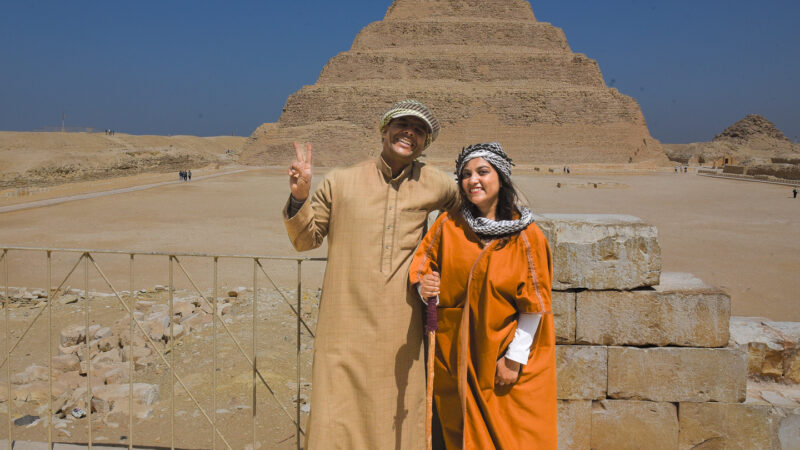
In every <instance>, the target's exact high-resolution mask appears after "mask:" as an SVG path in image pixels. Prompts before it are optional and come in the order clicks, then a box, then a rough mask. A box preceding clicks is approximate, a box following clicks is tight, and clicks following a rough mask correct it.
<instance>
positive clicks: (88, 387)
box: [83, 253, 92, 450]
mask: <svg viewBox="0 0 800 450" xmlns="http://www.w3.org/2000/svg"><path fill="white" fill-rule="evenodd" d="M88 256H89V253H84V257H83V297H84V300H86V338H85V341H86V417H87V418H88V421H87V424H88V426H89V450H92V348H91V347H90V346H89V322H90V321H89V258H88Z"/></svg>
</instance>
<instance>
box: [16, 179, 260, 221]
mask: <svg viewBox="0 0 800 450" xmlns="http://www.w3.org/2000/svg"><path fill="white" fill-rule="evenodd" d="M246 170H247V169H238V170H230V171H226V172H220V173H215V174H211V175H201V176H195V177H194V178H193V179H192V181H201V180H205V179H208V178H215V177H221V176H224V175H232V174H235V173H239V172H244V171H246ZM180 183H185V182H184V181H180V180H176V181H162V182H160V183H152V184H144V185H139V186H131V187H126V188H120V189H112V190H110V191H100V192H90V193H86V194H77V195H68V196H64V197H56V198H50V199H47V200H39V201H34V202H28V203H20V204H16V205H11V206H0V213H4V212H11V211H19V210H23V209H30V208H41V207H44V206H51V205H58V204H61V203H65V202H71V201H75V200H86V199H90V198H97V197H102V196H105V195H114V194H124V193H126V192H135V191H141V190H144V189H152V188H156V187H161V186H167V185H170V184H180ZM186 183H188V182H186Z"/></svg>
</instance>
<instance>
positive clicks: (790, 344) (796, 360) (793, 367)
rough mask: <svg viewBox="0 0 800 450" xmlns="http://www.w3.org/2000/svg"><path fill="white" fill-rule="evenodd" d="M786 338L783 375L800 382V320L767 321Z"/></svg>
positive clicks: (792, 380) (788, 379) (787, 378)
mask: <svg viewBox="0 0 800 450" xmlns="http://www.w3.org/2000/svg"><path fill="white" fill-rule="evenodd" d="M766 325H768V326H769V327H770V328H772V329H773V330H775V331H777V332H778V333H780V335H781V336H782V337H783V339H784V346H785V349H784V351H783V377H784V379H785V380H786V381H789V382H791V383H800V322H767V323H766Z"/></svg>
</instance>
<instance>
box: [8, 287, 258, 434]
mask: <svg viewBox="0 0 800 450" xmlns="http://www.w3.org/2000/svg"><path fill="white" fill-rule="evenodd" d="M245 290H246V289H245V288H242V287H240V288H236V289H234V290H230V291H228V293H227V297H220V298H219V300H218V304H217V314H218V317H220V318H222V317H224V316H226V315H228V314H229V313H230V312H231V308H232V306H233V301H234V300H236V298H237V297H239V295H240V294H241V293H242V292H244V291H245ZM64 291H65V294H64V295H61V296H58V297H55V298H56V301H57V302H58V303H59V304H62V305H68V304H74V303H77V302H78V301H79V300H81V299H84V292H83V291H82V290H79V289H71V288H69V287H67V288H66V289H65V290H64ZM166 293H167V288H166V287H164V286H161V285H157V286H155V287H154V288H153V289H152V290H151V291H147V290H139V291H136V299H137V300H136V307H135V311H134V313H133V315H134V318H135V319H136V321H137V322H138V323H139V324H141V327H142V330H144V332H145V333H146V334H147V338H149V341H148V339H147V338H146V337H145V335H144V334H143V333H142V330H140V329H139V328H138V327H136V326H134V333H133V336H132V337H131V333H130V316H129V315H128V314H125V315H124V316H122V317H120V318H119V319H118V320H117V321H116V322H114V323H113V324H110V326H103V325H100V324H93V325H90V326H89V328H88V337H89V342H88V348H89V352H88V356H87V351H86V349H87V328H86V325H85V324H84V323H76V324H74V325H69V326H66V327H64V328H62V329H61V331H60V333H59V345H58V348H57V355H54V356H53V359H52V389H53V391H52V393H53V419H54V420H53V424H54V428H55V430H56V431H58V432H59V433H61V434H63V435H65V436H67V437H69V436H70V431H69V429H68V425H69V424H70V422H74V421H75V420H76V419H81V417H73V416H72V414H71V412H72V410H73V409H74V408H78V409H80V410H83V411H84V412H86V411H88V409H89V408H88V407H87V401H86V400H87V387H86V386H87V379H88V377H89V376H91V385H92V392H91V396H92V398H91V409H92V414H99V415H100V416H101V417H102V421H103V423H105V424H106V425H109V426H112V427H113V426H118V425H119V422H124V421H127V419H126V418H127V415H128V411H129V401H128V398H129V394H130V385H129V382H130V359H131V358H132V359H133V367H134V371H136V372H139V371H142V370H146V369H147V368H148V367H152V366H153V365H154V364H156V363H158V362H159V361H160V358H159V356H158V354H157V353H155V352H154V350H155V351H158V352H159V353H161V354H165V353H166V352H167V351H168V350H169V348H170V347H171V346H170V324H171V322H172V320H171V319H170V315H169V305H168V304H165V303H163V302H159V301H158V297H164V296H165V295H166ZM120 294H121V295H122V296H123V298H127V295H128V292H127V291H122V292H121V293H120ZM175 295H176V296H175V298H174V300H173V311H172V312H173V318H174V323H172V328H173V329H172V336H174V338H175V341H176V342H177V341H179V340H180V339H182V338H184V337H186V336H189V335H191V334H192V333H194V332H197V331H199V330H202V329H203V328H206V327H208V326H211V323H212V320H213V319H212V318H213V316H212V311H211V309H212V308H211V306H210V305H209V304H207V303H206V302H204V301H202V299H201V298H200V297H198V296H196V295H188V294H187V293H185V292H183V293H182V292H180V291H176V292H175ZM101 296H105V297H109V296H113V294H102V293H93V292H90V293H89V298H90V301H95V300H96V299H97V298H99V297H101ZM9 297H10V300H11V302H12V303H11V304H10V305H11V307H12V308H19V307H22V308H25V307H34V308H43V307H45V306H46V304H47V301H48V295H47V293H46V290H43V289H32V290H28V289H25V288H13V289H11V292H10V293H9ZM226 320H229V319H226ZM89 360H91V365H89ZM45 364H46V363H45ZM49 380H50V369H49V368H48V367H47V365H39V364H32V365H30V366H28V367H27V368H25V370H23V371H22V372H19V373H15V374H13V375H12V376H11V380H10V382H11V398H12V399H13V400H14V401H15V405H16V407H24V406H25V405H29V406H34V407H36V408H38V409H36V411H37V413H38V414H40V415H41V414H44V415H47V409H48V405H49V402H48V392H49V389H50V383H49ZM132 398H133V405H130V407H131V408H132V410H133V414H134V417H136V418H137V419H140V420H141V419H148V418H150V417H152V416H153V406H154V404H155V403H157V402H158V401H159V400H160V389H159V385H158V384H149V383H141V382H135V383H134V384H133V397H132ZM7 401H8V395H7V388H6V385H5V384H3V385H2V386H0V403H5V402H7ZM26 409H29V408H26ZM37 417H38V416H37Z"/></svg>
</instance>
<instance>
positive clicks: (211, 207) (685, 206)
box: [0, 168, 800, 321]
mask: <svg viewBox="0 0 800 450" xmlns="http://www.w3.org/2000/svg"><path fill="white" fill-rule="evenodd" d="M322 173H324V171H323V170H317V171H316V174H315V175H316V176H315V181H316V182H318V181H319V180H320V178H321V175H322ZM148 180H149V181H150V180H152V177H150V178H148ZM516 180H517V183H518V185H519V187H520V188H521V190H522V191H523V192H524V193H525V195H526V196H527V197H528V199H529V201H530V203H531V204H532V206H533V209H534V211H535V212H539V213H602V214H611V213H613V214H630V215H634V216H637V217H641V218H642V219H644V220H645V221H647V222H648V223H651V224H654V225H656V226H657V227H658V230H659V238H660V242H661V247H662V254H663V270H664V271H673V272H691V273H693V274H695V275H696V276H698V277H699V278H701V279H702V280H704V281H705V282H707V283H710V284H713V285H716V286H718V287H721V288H722V289H724V290H725V291H726V292H728V293H729V294H730V296H731V299H732V313H733V314H734V315H739V316H762V317H768V318H770V319H772V320H781V321H786V320H791V321H799V320H800V308H798V307H797V303H798V292H800V277H797V276H796V274H797V273H799V272H800V258H798V257H797V255H798V254H800V200H797V199H793V198H792V195H791V188H789V187H787V186H780V185H772V184H762V183H752V182H743V181H735V180H724V179H712V178H707V177H702V176H697V175H694V174H674V173H671V171H667V172H659V171H654V172H640V173H629V174H624V173H581V170H580V168H578V169H577V170H576V169H575V168H573V174H572V175H569V176H567V175H562V174H561V173H556V174H550V173H546V174H541V173H528V174H520V175H517V176H516ZM135 181H136V180H132V179H115V180H106V181H104V182H102V183H103V188H102V190H108V189H110V188H113V186H114V185H116V184H121V185H125V186H129V185H131V184H132V183H135ZM558 183H560V184H561V187H560V188H559V187H557V184H558ZM286 184H287V183H286V179H285V175H284V169H282V168H261V169H253V170H250V171H246V172H242V173H237V174H232V175H226V176H220V177H216V178H210V179H206V180H197V181H192V182H188V183H175V184H170V185H165V186H161V187H156V188H152V189H147V190H142V191H136V192H130V193H124V194H115V195H108V196H101V197H97V198H92V199H87V200H79V201H73V202H66V203H62V204H57V205H54V206H48V207H42V208H34V209H27V210H22V211H15V212H7V213H2V214H0V245H7V246H35V247H55V248H91V249H125V250H137V251H162V252H185V253H210V254H249V255H276V256H324V254H325V249H324V247H323V248H321V249H318V250H315V251H312V252H308V253H304V254H299V253H297V252H295V251H294V250H293V249H292V247H291V245H290V243H289V241H288V239H287V237H286V234H285V230H284V227H283V224H282V222H281V217H280V209H281V207H282V205H283V203H284V202H285V200H286V196H287V193H288V188H287V186H286ZM595 184H597V187H596V188H595V187H594V185H595ZM62 189H64V191H63V192H62V191H61V190H60V189H59V188H53V189H51V190H49V191H47V192H41V193H36V194H31V195H30V196H29V198H30V200H41V199H43V198H47V197H51V198H52V197H60V196H62V195H71V191H70V189H71V188H67V187H64V188H62ZM73 189H74V188H73ZM86 189H88V187H87V186H84V189H83V191H85V190H86ZM68 193H69V194H68ZM17 202H18V200H12V199H9V198H0V206H5V205H7V204H11V203H17ZM57 256H58V257H57V258H55V259H54V261H56V262H57V263H58V264H57V266H58V267H61V269H59V270H54V278H57V276H58V275H57V274H59V273H61V274H62V275H61V276H62V277H63V275H64V273H65V272H66V271H67V270H68V269H69V267H67V266H66V265H67V264H69V263H70V261H74V258H76V257H77V255H75V254H73V255H71V256H70V255H57ZM69 258H72V260H70V259H69ZM99 260H100V261H101V262H103V263H104V264H105V265H104V268H105V270H106V271H107V273H111V274H113V275H114V276H115V279H116V280H117V282H118V283H120V285H123V286H127V274H128V260H127V256H124V255H122V256H108V257H100V258H99ZM9 261H10V262H12V264H11V267H10V269H9V270H10V274H9V277H10V284H11V285H12V286H32V287H33V286H43V280H44V279H45V267H46V266H45V263H44V261H45V257H44V255H43V254H41V253H35V252H14V253H13V254H12V255H11V256H10V258H9ZM140 261H141V263H140V264H139V265H138V266H137V268H136V279H137V284H139V283H141V285H142V286H143V287H147V286H152V285H153V284H166V283H167V282H168V273H167V270H166V268H167V262H166V258H165V257H161V258H155V257H152V258H151V259H150V260H148V259H147V258H145V257H142V258H141V260H140ZM187 267H188V268H189V269H190V270H196V271H197V272H196V273H198V274H202V273H206V274H209V275H208V276H206V277H205V278H206V280H205V283H206V285H208V284H209V283H210V280H209V279H208V278H209V277H210V262H208V260H205V261H200V260H199V259H196V261H195V260H194V259H192V258H188V259H187ZM270 267H271V268H270V271H274V272H272V273H271V275H272V276H274V277H275V278H276V281H278V282H279V283H281V284H282V285H283V286H288V287H292V286H294V284H295V283H296V264H295V263H294V262H281V263H274V264H272V265H271V266H270ZM322 270H323V264H322V263H306V264H305V265H304V269H303V277H304V283H305V284H306V285H305V286H304V288H307V289H316V287H317V286H319V284H320V282H321V274H322ZM196 277H199V278H200V279H203V278H204V277H203V276H201V275H197V276H196ZM220 277H221V282H224V283H227V284H228V285H248V284H251V283H252V263H248V262H236V261H233V260H228V261H225V262H224V264H222V265H221V272H220ZM80 279H82V278H80ZM261 282H263V281H261ZM91 283H92V285H93V286H95V287H96V288H97V289H100V288H102V286H101V285H99V284H98V283H99V278H96V277H92V281H91ZM73 284H77V281H76V282H73ZM176 284H178V285H184V286H186V282H185V281H181V280H180V279H177V278H176Z"/></svg>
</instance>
